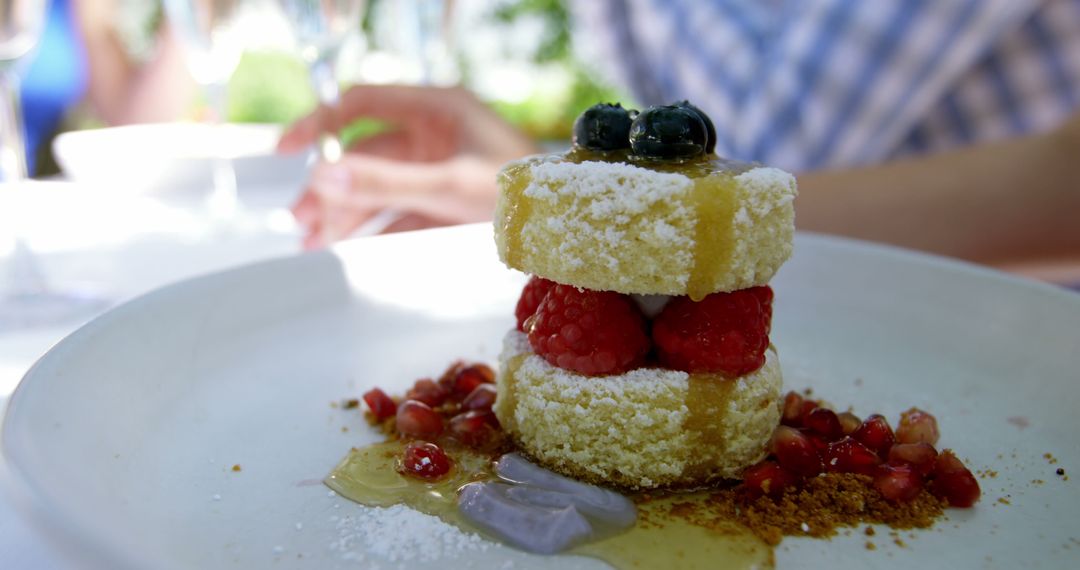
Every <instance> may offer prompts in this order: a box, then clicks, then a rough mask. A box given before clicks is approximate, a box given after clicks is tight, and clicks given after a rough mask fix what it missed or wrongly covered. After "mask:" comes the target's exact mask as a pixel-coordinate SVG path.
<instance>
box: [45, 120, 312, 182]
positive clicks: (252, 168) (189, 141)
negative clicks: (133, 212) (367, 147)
mask: <svg viewBox="0 0 1080 570" xmlns="http://www.w3.org/2000/svg"><path fill="white" fill-rule="evenodd" d="M280 134H281V127H280V126H278V125H259V124H226V125H209V124H201V123H161V124H144V125H127V126H122V127H109V128H102V129H90V130H83V131H70V132H66V133H62V134H61V135H59V136H58V137H56V140H55V141H54V142H53V153H54V154H55V155H56V159H57V161H58V162H59V163H60V167H61V168H62V169H63V171H64V174H65V175H67V176H68V177H69V178H70V179H72V180H75V181H77V182H86V183H90V184H94V185H96V186H98V187H109V188H111V189H114V190H116V191H121V192H129V193H130V192H177V191H181V190H187V191H206V190H207V189H209V188H211V186H212V183H213V165H214V161H215V160H216V159H217V158H218V157H227V158H229V159H231V160H232V162H233V168H234V169H235V170H236V179H237V185H238V186H239V187H241V188H243V187H245V186H268V185H282V184H289V185H294V186H296V187H297V188H299V187H300V184H301V183H302V182H303V181H304V180H305V179H306V172H307V163H308V155H307V153H297V154H292V155H278V154H276V153H275V152H274V147H275V146H276V145H277V140H278V137H279V136H280Z"/></svg>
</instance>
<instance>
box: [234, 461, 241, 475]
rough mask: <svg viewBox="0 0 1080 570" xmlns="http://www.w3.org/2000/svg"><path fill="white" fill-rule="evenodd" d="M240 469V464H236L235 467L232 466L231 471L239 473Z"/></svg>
mask: <svg viewBox="0 0 1080 570" xmlns="http://www.w3.org/2000/svg"><path fill="white" fill-rule="evenodd" d="M241 469H242V468H241V467H240V464H239V463H237V464H236V465H233V466H232V470H233V472H236V473H239V472H240V470H241Z"/></svg>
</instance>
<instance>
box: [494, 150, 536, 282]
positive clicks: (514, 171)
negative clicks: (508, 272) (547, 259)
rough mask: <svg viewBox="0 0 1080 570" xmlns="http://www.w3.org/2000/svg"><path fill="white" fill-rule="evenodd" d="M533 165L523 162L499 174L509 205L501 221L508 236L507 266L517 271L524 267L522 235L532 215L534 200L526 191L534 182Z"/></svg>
mask: <svg viewBox="0 0 1080 570" xmlns="http://www.w3.org/2000/svg"><path fill="white" fill-rule="evenodd" d="M532 164H533V163H532V161H525V162H521V163H518V164H515V165H513V166H511V167H509V168H507V169H506V170H504V171H502V172H500V173H499V177H500V179H501V180H500V184H499V185H500V186H501V187H502V188H503V191H504V192H505V193H506V197H505V199H506V202H507V204H509V207H508V208H507V212H506V213H505V214H504V218H503V220H502V221H501V223H502V225H503V232H502V233H503V235H505V236H506V264H507V265H509V266H510V267H513V268H515V269H521V267H522V259H521V256H522V254H523V252H524V250H523V249H522V234H523V232H524V230H525V223H526V222H527V221H528V220H529V217H530V216H531V214H532V200H531V199H530V198H528V197H526V196H525V189H526V188H528V187H529V184H530V182H531V181H532Z"/></svg>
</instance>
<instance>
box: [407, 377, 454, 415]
mask: <svg viewBox="0 0 1080 570" xmlns="http://www.w3.org/2000/svg"><path fill="white" fill-rule="evenodd" d="M449 395H450V392H449V391H448V390H447V389H446V388H444V387H442V386H440V385H439V384H437V383H436V382H435V381H434V380H432V379H431V378H421V379H419V380H417V381H416V383H415V384H413V387H412V388H410V389H409V391H408V392H405V399H406V400H417V401H419V402H423V403H425V404H427V405H429V406H431V407H432V408H436V407H439V406H441V405H443V402H445V401H446V398H447V396H449Z"/></svg>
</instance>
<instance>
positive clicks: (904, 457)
mask: <svg viewBox="0 0 1080 570" xmlns="http://www.w3.org/2000/svg"><path fill="white" fill-rule="evenodd" d="M937 455H938V453H937V450H936V449H934V446H932V445H930V444H929V443H898V444H896V445H894V446H892V448H891V449H889V465H910V466H911V467H912V468H914V469H915V471H918V473H919V474H920V475H922V476H924V477H925V476H926V475H928V474H929V473H930V472H931V471H933V470H934V464H935V463H936V461H937Z"/></svg>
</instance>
